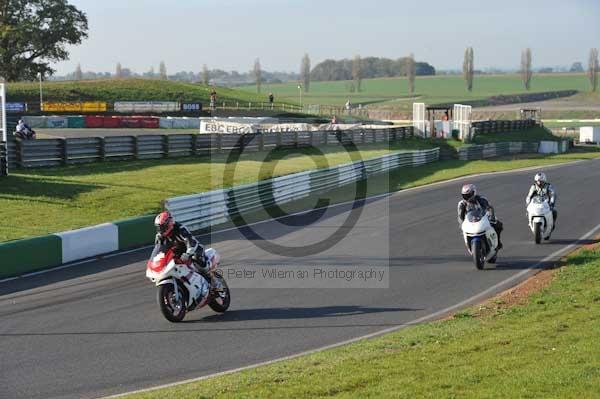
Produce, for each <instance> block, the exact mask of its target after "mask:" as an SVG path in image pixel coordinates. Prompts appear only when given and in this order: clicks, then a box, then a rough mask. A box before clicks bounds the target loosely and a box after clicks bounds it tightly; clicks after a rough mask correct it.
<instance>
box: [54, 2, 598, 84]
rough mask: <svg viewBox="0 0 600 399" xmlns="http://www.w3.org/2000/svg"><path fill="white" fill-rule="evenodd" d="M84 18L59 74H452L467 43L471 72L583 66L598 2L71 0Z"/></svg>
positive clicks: (592, 41)
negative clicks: (367, 69) (306, 67)
mask: <svg viewBox="0 0 600 399" xmlns="http://www.w3.org/2000/svg"><path fill="white" fill-rule="evenodd" d="M70 3H72V4H74V5H75V6H77V7H78V8H79V9H80V10H82V11H84V12H85V13H86V14H87V16H88V19H89V25H90V31H89V38H88V39H87V40H86V41H84V42H83V44H82V45H80V46H76V47H72V48H71V59H70V60H69V61H66V62H61V63H59V64H56V65H55V68H56V69H57V71H58V73H59V74H64V73H67V72H71V71H73V70H74V69H75V67H76V65H77V64H78V63H81V66H82V69H83V70H94V71H98V72H99V71H111V72H112V71H114V69H115V65H116V63H117V62H121V64H122V65H123V67H127V68H131V69H133V70H135V71H137V72H144V71H148V70H149V69H150V67H151V66H154V68H155V70H158V64H159V63H160V61H161V60H164V61H165V63H166V65H167V69H168V70H169V72H176V71H179V70H192V71H196V72H198V71H200V68H201V66H202V64H207V65H208V67H209V68H210V69H212V68H221V69H225V70H232V69H236V70H239V71H247V70H250V69H251V67H252V64H253V62H254V59H255V58H256V57H259V58H260V60H261V65H262V67H263V69H266V70H270V71H274V70H281V71H297V70H298V69H299V65H300V59H301V57H302V55H303V54H304V53H305V52H307V53H308V54H309V55H310V57H311V60H312V63H313V66H314V65H316V64H317V63H318V62H320V61H323V60H324V59H326V58H336V59H338V58H351V57H353V56H354V55H355V54H360V55H361V56H363V57H365V56H380V57H390V58H398V57H401V56H404V55H408V54H409V53H411V52H412V53H414V54H415V57H416V58H417V60H423V61H427V62H430V63H431V64H432V65H434V66H435V67H436V68H440V69H450V68H452V69H459V68H460V67H461V65H462V56H463V52H464V48H465V47H466V46H472V47H473V48H474V53H475V67H476V68H485V67H492V66H493V67H501V68H513V67H515V68H516V67H517V66H518V65H519V59H520V52H521V50H522V49H523V48H525V47H530V48H531V49H532V53H533V57H532V58H533V65H534V67H539V66H555V65H570V64H571V63H572V62H574V61H582V62H583V63H584V65H586V64H587V57H588V52H589V49H590V48H591V47H600V0H563V1H556V0H547V1H539V0H533V1H528V0H520V1H515V0H503V1H493V2H491V1H481V0H480V1H471V0H469V1H460V0H454V1H440V0H426V1H400V0H397V1H388V0H371V1H366V0H361V1H355V0H344V1H341V0H321V1H316V0H305V1H299V0H298V1H295V0H288V1H286V0H280V1H276V0H253V1H242V0H162V1H159V0H101V1H98V0H70Z"/></svg>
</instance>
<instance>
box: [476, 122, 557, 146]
mask: <svg viewBox="0 0 600 399" xmlns="http://www.w3.org/2000/svg"><path fill="white" fill-rule="evenodd" d="M560 139H561V138H560V137H557V136H554V135H553V134H552V132H551V131H549V130H547V129H544V128H543V127H540V126H536V127H532V128H529V129H525V130H518V131H514V132H499V133H481V134H479V133H478V134H477V135H475V138H474V139H473V143H474V144H489V143H503V142H507V141H527V142H533V141H542V140H546V141H557V140H560Z"/></svg>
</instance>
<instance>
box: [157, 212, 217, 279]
mask: <svg viewBox="0 0 600 399" xmlns="http://www.w3.org/2000/svg"><path fill="white" fill-rule="evenodd" d="M154 225H155V226H156V231H157V233H156V238H155V245H156V244H161V245H166V246H167V247H169V248H173V250H174V252H175V255H176V256H177V257H179V259H181V261H183V262H187V261H189V260H190V259H191V260H192V264H193V265H194V267H195V268H196V270H198V272H199V273H200V274H202V276H203V277H204V278H206V279H207V280H208V281H209V282H211V283H212V282H213V281H212V280H213V276H212V273H210V272H209V269H210V267H209V266H210V265H208V264H207V263H208V262H207V260H206V257H205V256H204V247H203V246H202V245H201V244H200V243H199V242H198V240H196V238H195V237H194V236H193V235H192V233H190V231H189V230H188V229H187V227H185V226H184V225H182V224H181V223H178V222H176V221H175V220H174V219H173V217H172V216H171V214H170V213H169V212H166V211H165V212H161V213H159V214H158V215H157V216H156V218H155V219H154Z"/></svg>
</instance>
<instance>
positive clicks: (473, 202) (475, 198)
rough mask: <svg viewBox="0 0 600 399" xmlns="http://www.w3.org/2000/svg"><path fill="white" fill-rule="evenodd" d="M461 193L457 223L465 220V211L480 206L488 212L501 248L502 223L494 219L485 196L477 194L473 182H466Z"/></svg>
mask: <svg viewBox="0 0 600 399" xmlns="http://www.w3.org/2000/svg"><path fill="white" fill-rule="evenodd" d="M461 195H462V197H463V199H462V200H460V201H459V202H458V224H459V225H462V223H463V222H464V220H465V215H466V214H467V212H469V211H471V210H473V209H476V208H480V209H483V210H485V211H487V212H488V215H489V219H490V224H491V225H492V227H493V228H494V230H495V231H496V234H497V235H498V248H497V249H501V248H502V241H500V233H502V230H503V225H502V222H501V221H499V220H498V219H496V215H495V212H494V208H493V207H492V206H491V205H490V203H489V202H488V200H487V198H485V197H482V196H480V195H477V188H476V187H475V185H474V184H466V185H464V186H463V187H462V190H461Z"/></svg>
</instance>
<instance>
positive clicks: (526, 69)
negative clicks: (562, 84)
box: [463, 47, 598, 92]
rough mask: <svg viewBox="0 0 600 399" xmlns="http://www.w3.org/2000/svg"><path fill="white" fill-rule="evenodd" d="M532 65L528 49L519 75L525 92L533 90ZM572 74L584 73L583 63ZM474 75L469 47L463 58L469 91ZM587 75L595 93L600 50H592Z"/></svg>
mask: <svg viewBox="0 0 600 399" xmlns="http://www.w3.org/2000/svg"><path fill="white" fill-rule="evenodd" d="M531 64H532V55H531V49H530V48H526V49H524V50H523V51H522V52H521V66H520V68H519V74H520V76H521V81H522V82H523V87H525V90H527V91H529V89H530V88H531V78H532V77H533V69H532V66H531ZM571 72H583V66H582V65H581V63H580V62H577V63H574V64H573V67H571ZM474 74H475V67H474V55H473V47H467V48H466V50H465V55H464V57H463V77H464V79H465V84H466V88H467V91H472V90H473V76H474ZM587 75H588V80H589V84H590V91H591V92H595V91H596V90H597V89H598V49H596V48H592V49H590V54H589V58H588V70H587Z"/></svg>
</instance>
